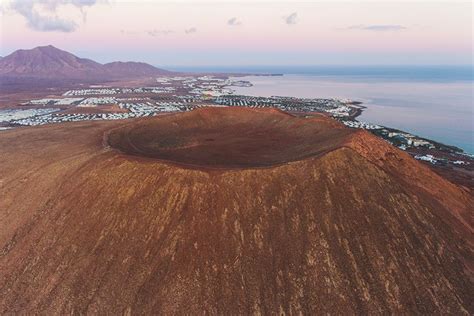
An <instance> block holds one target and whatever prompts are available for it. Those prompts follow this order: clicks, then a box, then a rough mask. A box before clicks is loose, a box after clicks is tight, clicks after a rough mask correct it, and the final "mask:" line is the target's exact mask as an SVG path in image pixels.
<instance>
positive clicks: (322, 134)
mask: <svg viewBox="0 0 474 316" xmlns="http://www.w3.org/2000/svg"><path fill="white" fill-rule="evenodd" d="M262 113H263V114H264V115H261V114H262ZM351 133H352V132H351V130H349V129H347V128H344V127H343V126H342V125H339V124H337V123H335V122H334V121H331V120H327V119H324V118H321V117H319V118H318V117H313V118H310V119H296V118H295V117H293V116H292V115H289V114H285V113H283V112H281V111H279V110H255V109H254V110H249V109H245V108H235V109H233V110H232V111H229V109H226V108H216V109H213V110H212V111H211V110H209V109H201V110H197V111H193V112H188V113H185V114H178V115H173V116H168V117H166V118H163V119H160V120H157V119H149V120H145V121H140V122H137V123H132V124H129V125H127V126H124V127H121V128H118V129H115V130H113V131H112V132H111V133H110V135H109V136H108V142H109V144H110V145H111V146H112V147H114V148H116V149H118V150H120V151H122V152H123V153H127V154H130V155H136V156H144V157H150V158H157V159H160V160H164V161H170V162H176V163H181V164H185V165H190V166H198V167H199V166H201V167H210V168H224V169H228V168H243V167H264V166H271V165H277V164H283V163H286V162H289V161H294V160H301V159H303V158H306V157H311V156H317V155H321V154H323V153H327V152H329V151H331V150H334V149H335V148H338V147H340V146H341V144H342V143H343V142H344V141H345V140H346V139H347V136H348V135H350V134H351Z"/></svg>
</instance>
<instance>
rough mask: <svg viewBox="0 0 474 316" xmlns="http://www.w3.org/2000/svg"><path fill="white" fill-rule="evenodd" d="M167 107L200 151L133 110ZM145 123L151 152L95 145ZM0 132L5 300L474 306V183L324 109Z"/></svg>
mask: <svg viewBox="0 0 474 316" xmlns="http://www.w3.org/2000/svg"><path fill="white" fill-rule="evenodd" d="M226 111H228V112H226ZM255 116H261V117H260V118H256V117H255ZM173 122H176V123H179V124H181V125H178V126H177V127H175V128H174V130H173V131H176V133H177V135H179V138H178V142H177V143H179V142H181V143H183V142H184V143H186V142H189V140H190V139H197V144H198V146H197V147H196V148H200V149H202V150H201V151H199V150H194V151H193V155H188V156H186V157H187V158H186V159H187V160H186V161H185V162H186V163H192V164H193V166H192V168H190V167H189V166H184V165H183V161H182V160H181V158H180V155H177V154H176V155H173V156H167V157H163V156H161V154H162V152H163V145H160V146H157V147H153V146H152V145H153V144H156V143H157V141H159V139H158V138H156V137H153V133H150V132H147V131H146V130H143V129H141V128H139V127H140V126H149V127H150V128H151V129H153V130H154V131H156V133H160V135H163V137H165V139H166V138H167V137H171V136H172V134H171V132H169V131H167V130H166V129H172V128H173V127H172V126H174V125H173ZM184 122H186V124H185V123H184ZM219 122H222V123H219ZM244 122H248V124H247V123H245V124H244ZM219 124H221V125H219ZM239 124H242V125H239ZM253 124H259V126H258V127H257V126H256V125H255V126H254V125H253ZM311 125H315V126H311ZM238 126H241V127H242V128H241V129H238V128H237V127H238ZM331 126H332V127H331ZM191 127H192V131H193V132H192V133H191V132H189V131H187V129H188V128H191ZM211 127H212V128H211ZM162 128H164V129H165V130H162ZM215 128H218V129H221V130H222V132H223V135H226V136H227V137H230V138H229V139H228V141H229V142H230V143H233V144H236V146H240V148H247V147H246V146H247V145H245V144H243V139H242V137H243V135H245V133H248V137H249V140H248V141H249V143H251V144H252V145H251V147H250V148H251V149H252V150H254V155H253V156H252V160H251V161H250V162H251V165H248V164H249V160H245V159H244V157H247V156H246V155H245V154H241V153H239V152H237V156H235V157H234V153H232V155H231V154H229V155H228V157H229V159H228V160H227V161H224V160H223V159H221V158H219V157H220V156H219V155H217V157H218V158H219V159H217V160H213V159H211V158H213V157H214V156H206V155H205V153H204V152H205V151H207V150H210V151H213V152H215V153H218V152H219V151H218V150H217V148H221V149H222V150H227V149H229V146H228V145H226V141H225V139H224V138H221V136H220V135H219V134H218V133H217V132H215V131H212V132H211V130H212V129H215ZM228 129H231V130H228ZM263 131H272V132H273V133H276V135H278V136H279V137H280V138H281V139H282V140H283V144H285V146H283V145H281V144H278V142H276V141H273V144H275V146H280V147H279V149H280V153H278V152H276V151H274V150H273V149H272V148H269V147H268V146H267V142H268V141H272V140H271V139H272V138H271V137H270V136H269V135H268V134H267V133H264V132H263ZM201 132H203V133H204V134H206V133H210V134H212V137H214V138H215V139H216V140H215V141H212V142H211V143H212V144H215V146H216V148H211V147H212V146H211V145H208V143H207V142H206V141H205V139H206V138H208V137H210V136H200V133H201ZM313 132H314V133H313ZM135 133H138V134H135ZM140 133H142V135H144V136H146V137H149V140H150V141H149V142H144V143H141V142H140V143H139V144H140V146H144V148H147V150H148V149H149V148H150V147H152V148H153V151H152V154H153V155H156V154H157V153H158V155H159V156H157V157H158V158H159V159H155V158H152V157H150V156H148V155H147V157H139V156H137V154H141V152H137V151H132V155H130V154H125V153H120V152H118V151H117V150H115V149H112V148H104V137H105V139H107V137H106V136H107V135H111V136H112V135H115V136H117V135H124V136H126V135H141V134H140ZM104 135H105V136H104ZM323 135H325V136H323ZM112 137H114V136H112ZM298 137H299V138H298ZM234 138H236V139H234ZM312 138H314V139H312ZM325 138H331V139H332V138H333V139H334V143H333V144H332V145H331V142H328V141H327V139H325ZM258 139H261V140H262V141H261V145H262V149H259V148H258V146H256V144H258ZM294 139H298V140H299V142H298V143H299V144H300V145H295V144H291V140H294ZM136 140H137V139H136V138H135V136H133V137H132V138H131V139H129V140H127V141H126V142H124V141H123V140H122V139H120V138H117V139H116V141H117V144H135V142H136ZM138 140H140V139H138ZM168 144H169V142H168ZM313 145H315V146H317V149H313V148H312V146H313ZM300 146H301V147H300ZM168 147H169V145H168ZM0 148H1V150H0V159H1V161H2V164H0V196H2V198H1V199H0V314H71V313H75V314H87V313H89V314H122V313H123V314H204V313H207V314H249V313H262V314H276V313H283V312H284V313H293V314H297V313H300V312H301V313H305V314H327V313H331V314H368V313H371V314H389V313H392V314H414V313H419V314H421V313H423V314H457V315H459V314H466V315H468V314H473V313H474V306H473V301H472V297H473V296H474V286H473V273H472V272H473V268H474V267H473V266H474V265H473V230H472V224H473V222H472V209H473V208H472V206H473V197H472V193H471V192H470V191H469V190H468V189H465V188H460V187H458V186H456V185H454V184H452V183H451V182H449V181H447V180H445V179H443V178H441V177H440V176H438V175H437V174H435V173H434V172H432V171H431V170H430V169H429V168H427V167H425V166H423V165H422V164H420V163H419V162H417V161H415V160H414V159H412V158H411V157H410V156H409V155H408V154H406V153H403V152H401V151H399V150H398V149H396V148H393V147H391V146H390V145H388V144H386V143H385V142H383V141H381V140H379V139H377V138H375V136H372V135H370V134H368V133H365V132H353V131H351V130H346V129H345V128H343V127H341V126H340V125H339V124H338V123H335V122H334V121H332V120H330V119H327V118H323V117H321V118H316V119H312V118H310V119H305V118H293V117H291V116H288V115H286V114H283V113H279V112H275V111H253V110H242V109H226V110H213V109H203V110H200V111H195V112H192V113H187V114H181V115H175V116H167V117H161V118H153V119H150V120H137V121H134V122H133V123H132V124H130V123H128V122H110V121H102V122H79V123H72V124H58V125H51V126H43V127H36V128H22V129H17V130H12V131H5V132H3V133H1V134H0ZM124 148H127V147H124ZM165 148H166V146H165ZM173 148H179V146H175V147H173ZM193 148H194V147H193ZM301 148H306V149H307V150H309V152H308V155H305V154H304V150H302V149H301ZM155 149H156V150H155ZM313 150H314V151H313ZM179 151H180V153H183V154H184V153H185V151H184V150H183V149H179ZM269 156H270V158H268V157H269ZM170 157H171V158H172V159H171V158H170ZM206 157H207V158H209V159H211V161H212V163H209V162H207V161H208V160H206V159H205V158H206ZM256 157H258V158H260V159H261V160H258V159H256ZM164 159H166V160H170V161H172V162H171V163H168V162H164V161H163V160H164ZM285 159H288V160H290V162H287V163H285ZM262 161H263V162H262ZM243 165H245V168H244V167H242V166H243ZM209 166H211V167H213V168H209ZM216 166H217V167H216ZM236 166H240V168H235V167H236ZM254 166H258V168H255V167H254ZM262 166H264V167H262Z"/></svg>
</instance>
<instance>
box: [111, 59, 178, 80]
mask: <svg viewBox="0 0 474 316" xmlns="http://www.w3.org/2000/svg"><path fill="white" fill-rule="evenodd" d="M103 67H104V68H105V69H106V71H107V73H110V74H111V75H113V76H119V77H134V76H153V75H162V74H169V73H171V72H170V71H167V70H163V69H159V68H156V67H154V66H152V65H150V64H146V63H141V62H133V61H128V62H121V61H115V62H112V63H108V64H104V65H103Z"/></svg>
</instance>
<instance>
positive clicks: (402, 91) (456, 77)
mask: <svg viewBox="0 0 474 316" xmlns="http://www.w3.org/2000/svg"><path fill="white" fill-rule="evenodd" d="M175 70H180V71H195V72H227V73H230V72H233V73H279V74H283V76H269V77H263V76H248V77H243V78H242V79H245V80H249V81H251V82H252V83H253V87H248V88H247V87H237V88H235V90H236V93H237V94H244V95H253V96H272V95H276V96H294V97H308V98H349V99H353V100H357V101H361V102H363V103H364V104H363V105H364V106H366V107H367V108H366V109H365V110H364V112H363V113H362V115H361V116H359V117H358V120H360V121H365V122H370V123H375V124H380V125H384V126H387V127H392V128H397V129H401V130H404V131H407V132H410V133H413V134H415V135H418V136H421V137H425V138H429V139H432V140H435V141H438V142H441V143H445V144H448V145H454V146H457V147H460V148H462V149H463V150H464V151H466V152H467V153H470V154H474V128H473V127H474V109H473V108H474V105H473V103H474V102H473V84H474V78H473V67H472V66H404V67H400V66H397V67H395V66H370V67H361V66H345V67H342V66H335V67H334V66H331V67H330V66H318V67H316V66H310V67H199V68H198V67H194V68H189V67H188V68H179V67H178V68H175Z"/></svg>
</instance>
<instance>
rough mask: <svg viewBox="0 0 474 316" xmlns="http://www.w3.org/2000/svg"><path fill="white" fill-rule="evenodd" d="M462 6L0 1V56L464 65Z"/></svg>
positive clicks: (466, 37)
mask: <svg viewBox="0 0 474 316" xmlns="http://www.w3.org/2000/svg"><path fill="white" fill-rule="evenodd" d="M472 6H473V4H472V2H471V1H459V0H449V1H416V0H411V1H409V0H405V1H386V0H378V1H350V0H346V1H337V0H332V1H329V0H327V1H268V0H241V1H229V0H219V1H201V0H193V1H191V0H188V1H186V0H176V1H171V0H168V1H164V0H154V1H151V0H128V1H122V0H38V1H33V0H0V15H1V16H0V19H1V23H0V27H1V29H0V56H5V55H7V54H9V53H11V52H13V51H15V50H17V49H28V48H33V47H36V46H42V45H49V44H51V45H54V46H56V47H58V48H61V49H64V50H67V51H70V52H72V53H74V54H76V55H78V56H80V57H86V58H91V59H94V60H96V61H99V62H110V61H114V60H122V61H127V60H135V61H144V62H148V63H151V64H154V65H157V66H166V65H173V66H206V65H212V66H219V65H225V66H228V65H235V66H239V65H243V66H251V65H411V64H414V65H434V64H436V65H439V64H443V65H450V64H457V65H460V64H473V51H472V49H473V42H474V41H473V33H472V29H473V25H472V24H473V20H472V19H473V7H472Z"/></svg>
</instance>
